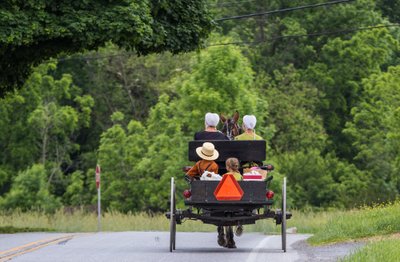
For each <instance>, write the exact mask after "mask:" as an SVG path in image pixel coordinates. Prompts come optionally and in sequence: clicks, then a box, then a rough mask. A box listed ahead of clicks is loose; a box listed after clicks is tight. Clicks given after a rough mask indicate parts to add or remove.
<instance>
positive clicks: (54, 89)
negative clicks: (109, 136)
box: [0, 63, 94, 194]
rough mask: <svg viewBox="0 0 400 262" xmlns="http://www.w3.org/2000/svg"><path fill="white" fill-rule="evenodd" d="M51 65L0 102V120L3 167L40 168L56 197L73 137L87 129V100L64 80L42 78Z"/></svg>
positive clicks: (75, 149) (90, 102)
mask: <svg viewBox="0 0 400 262" xmlns="http://www.w3.org/2000/svg"><path fill="white" fill-rule="evenodd" d="M54 68H55V64H53V63H48V64H45V65H43V66H40V67H38V68H37V69H36V70H35V72H34V73H33V74H32V75H31V77H30V78H29V79H28V80H27V81H26V83H25V84H24V87H23V88H22V89H21V90H19V91H17V92H15V93H14V94H9V95H7V96H6V98H5V99H2V100H1V103H0V104H1V106H2V108H3V109H4V111H2V116H1V117H0V119H2V121H6V123H7V124H8V125H6V126H3V127H2V129H1V132H2V139H1V144H2V148H4V149H5V151H3V152H0V155H1V160H2V164H3V165H7V166H9V167H10V168H11V167H12V168H13V170H15V171H18V170H24V169H26V168H28V167H29V166H31V165H33V164H35V163H41V164H42V165H44V166H45V167H46V170H47V171H48V173H47V174H49V178H48V183H49V185H51V190H52V191H53V192H55V193H56V194H63V191H64V190H65V183H66V181H64V174H63V172H62V171H63V170H65V172H66V173H68V172H71V171H70V170H72V169H73V165H74V163H73V161H72V160H71V155H72V154H76V153H77V152H79V145H78V144H77V143H76V141H75V140H76V133H77V132H78V130H79V129H81V128H83V127H87V126H88V125H89V123H90V117H91V110H92V107H93V105H94V101H93V99H92V98H91V97H90V96H88V95H81V90H80V89H79V88H78V87H76V86H74V85H73V84H72V79H71V77H70V76H69V75H63V76H62V77H61V79H54V78H53V77H52V76H50V75H49V74H48V72H49V71H51V70H52V69H54ZM62 169H63V170H62Z"/></svg>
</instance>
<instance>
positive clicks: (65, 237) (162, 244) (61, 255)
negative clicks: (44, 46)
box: [0, 232, 335, 262]
mask: <svg viewBox="0 0 400 262" xmlns="http://www.w3.org/2000/svg"><path fill="white" fill-rule="evenodd" d="M308 237H309V235H302V234H288V250H287V252H286V253H283V252H282V251H281V250H280V248H281V246H280V245H281V239H280V236H279V235H277V236H266V235H262V234H257V233H244V234H243V235H242V236H241V237H239V238H238V237H236V238H235V240H236V245H237V247H238V248H237V249H226V248H222V247H219V246H217V244H216V233H181V232H178V233H177V241H176V250H175V251H174V252H173V253H170V252H169V233H168V232H109V233H87V234H82V233H78V234H51V233H48V234H45V233H24V234H13V235H0V261H1V262H2V261H8V260H10V259H11V260H12V261H43V262H46V261H51V262H53V261H85V262H90V261H146V262H147V261H148V262H152V261H157V262H161V261H163V262H164V261H174V262H180V261H182V262H187V261H190V262H197V261H205V262H212V261H219V262H223V261H229V262H232V261H246V262H253V261H329V260H331V261H332V258H334V259H335V256H334V255H333V256H332V254H331V255H330V257H327V259H328V260H325V259H323V258H321V257H315V254H312V253H313V252H311V253H310V252H305V249H306V246H307V245H306V244H305V242H304V240H305V239H307V238H308Z"/></svg>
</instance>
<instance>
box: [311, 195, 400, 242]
mask: <svg viewBox="0 0 400 262" xmlns="http://www.w3.org/2000/svg"><path fill="white" fill-rule="evenodd" d="M399 220H400V201H396V202H395V203H392V204H387V205H377V206H374V207H364V208H361V209H356V210H351V211H347V212H342V213H340V212H339V213H337V214H336V215H335V216H334V217H331V218H330V219H328V221H327V222H326V223H325V224H322V225H321V226H320V227H319V228H318V229H317V231H316V232H315V234H314V236H312V237H311V238H310V239H309V242H310V243H311V244H325V243H333V242H339V241H346V240H351V239H361V238H366V237H372V236H380V235H388V234H393V233H397V232H400V223H398V221H399Z"/></svg>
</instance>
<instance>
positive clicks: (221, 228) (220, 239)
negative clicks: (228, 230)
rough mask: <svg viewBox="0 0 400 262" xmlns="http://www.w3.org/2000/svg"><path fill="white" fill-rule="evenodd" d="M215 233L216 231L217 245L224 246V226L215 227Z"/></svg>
mask: <svg viewBox="0 0 400 262" xmlns="http://www.w3.org/2000/svg"><path fill="white" fill-rule="evenodd" d="M217 231H218V241H217V242H218V245H220V246H221V247H224V246H226V243H227V241H226V238H225V232H224V231H225V229H224V226H218V227H217Z"/></svg>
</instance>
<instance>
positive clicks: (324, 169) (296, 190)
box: [277, 150, 375, 208]
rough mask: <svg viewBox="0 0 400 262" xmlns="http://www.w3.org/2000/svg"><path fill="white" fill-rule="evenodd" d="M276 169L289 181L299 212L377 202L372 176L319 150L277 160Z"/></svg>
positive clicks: (291, 193)
mask: <svg viewBox="0 0 400 262" xmlns="http://www.w3.org/2000/svg"><path fill="white" fill-rule="evenodd" d="M277 169H278V171H279V172H280V173H282V174H285V175H286V176H287V177H288V188H289V189H288V196H289V198H290V199H291V200H292V202H293V203H294V206H295V207H296V208H301V207H306V206H314V207H333V206H336V207H354V206H359V205H363V204H370V203H371V202H374V200H373V198H374V197H375V196H373V195H371V194H370V191H369V186H370V185H371V182H372V180H371V178H370V175H369V173H364V172H361V171H359V170H358V169H357V168H356V167H355V166H354V165H351V164H347V163H345V162H340V160H339V159H338V158H336V157H334V156H332V155H327V156H325V157H323V156H321V155H320V153H319V152H318V150H311V151H309V152H295V153H290V154H282V155H280V156H278V164H277Z"/></svg>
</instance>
